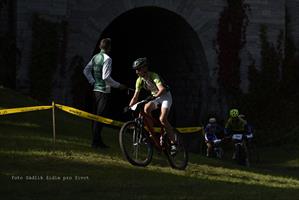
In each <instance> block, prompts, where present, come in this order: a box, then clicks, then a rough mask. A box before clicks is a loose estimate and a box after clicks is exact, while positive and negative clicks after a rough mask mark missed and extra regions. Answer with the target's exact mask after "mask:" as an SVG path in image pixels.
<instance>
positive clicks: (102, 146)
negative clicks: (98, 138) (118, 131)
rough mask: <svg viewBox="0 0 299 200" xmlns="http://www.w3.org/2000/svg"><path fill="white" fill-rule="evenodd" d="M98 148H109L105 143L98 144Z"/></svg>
mask: <svg viewBox="0 0 299 200" xmlns="http://www.w3.org/2000/svg"><path fill="white" fill-rule="evenodd" d="M99 148H100V149H108V148H110V147H109V146H108V145H106V144H100V145H99Z"/></svg>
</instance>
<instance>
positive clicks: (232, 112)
mask: <svg viewBox="0 0 299 200" xmlns="http://www.w3.org/2000/svg"><path fill="white" fill-rule="evenodd" d="M229 116H230V117H232V118H237V117H238V116H239V111H238V109H231V110H230V111H229Z"/></svg>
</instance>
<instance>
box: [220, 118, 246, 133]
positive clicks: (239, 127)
mask: <svg viewBox="0 0 299 200" xmlns="http://www.w3.org/2000/svg"><path fill="white" fill-rule="evenodd" d="M246 124H247V123H246V121H245V120H243V119H241V118H236V119H233V118H229V119H228V120H227V122H226V124H225V129H228V130H229V131H232V132H245V131H246Z"/></svg>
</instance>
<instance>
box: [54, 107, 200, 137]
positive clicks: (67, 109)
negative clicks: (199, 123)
mask: <svg viewBox="0 0 299 200" xmlns="http://www.w3.org/2000/svg"><path fill="white" fill-rule="evenodd" d="M55 106H56V107H57V108H59V109H61V110H63V111H65V112H68V113H70V114H73V115H76V116H79V117H83V118H85V119H90V120H94V121H98V122H101V123H104V124H109V125H113V126H118V127H121V126H122V125H123V124H124V122H120V121H116V120H112V119H108V118H105V117H101V116H98V115H95V114H91V113H88V112H85V111H82V110H79V109H76V108H72V107H69V106H64V105H60V104H55ZM176 129H177V130H178V131H179V132H180V133H195V132H200V131H202V127H184V128H176ZM154 130H155V131H156V132H159V131H160V130H161V128H157V127H155V128H154Z"/></svg>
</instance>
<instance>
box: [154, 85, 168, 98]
mask: <svg viewBox="0 0 299 200" xmlns="http://www.w3.org/2000/svg"><path fill="white" fill-rule="evenodd" d="M157 88H158V90H159V91H158V92H157V94H155V95H154V96H155V97H159V96H161V95H162V94H163V93H164V92H165V91H166V88H165V87H164V86H163V84H159V85H157Z"/></svg>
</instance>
